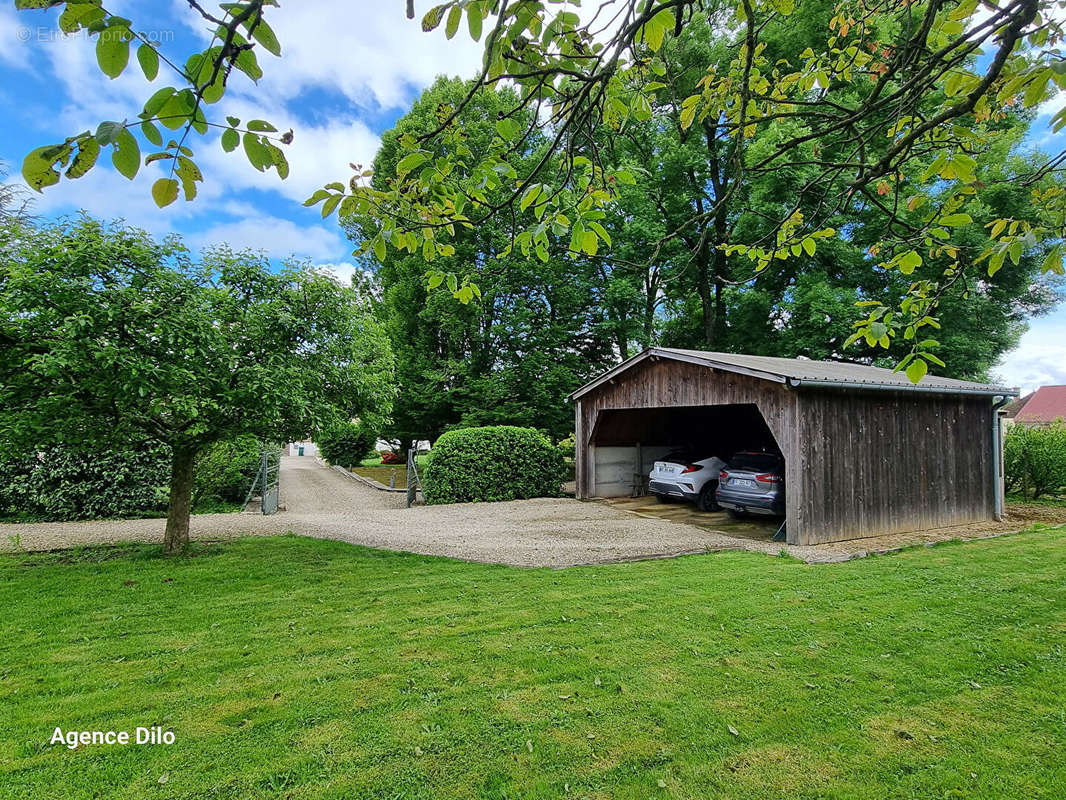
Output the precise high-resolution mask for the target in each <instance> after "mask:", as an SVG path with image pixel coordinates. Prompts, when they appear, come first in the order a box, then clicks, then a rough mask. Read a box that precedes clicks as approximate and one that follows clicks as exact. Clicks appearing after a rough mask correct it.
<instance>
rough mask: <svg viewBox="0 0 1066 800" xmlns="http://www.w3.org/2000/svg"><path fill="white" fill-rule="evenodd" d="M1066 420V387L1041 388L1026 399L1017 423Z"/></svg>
mask: <svg viewBox="0 0 1066 800" xmlns="http://www.w3.org/2000/svg"><path fill="white" fill-rule="evenodd" d="M1057 419H1066V386H1041V387H1040V388H1039V389H1037V390H1036V391H1035V392H1033V393H1032V394H1030V395H1028V396H1027V397H1026V398H1025V405H1023V406H1022V408H1021V410H1020V411H1019V412H1018V413H1017V414H1015V415H1014V421H1015V422H1054V421H1055V420H1057Z"/></svg>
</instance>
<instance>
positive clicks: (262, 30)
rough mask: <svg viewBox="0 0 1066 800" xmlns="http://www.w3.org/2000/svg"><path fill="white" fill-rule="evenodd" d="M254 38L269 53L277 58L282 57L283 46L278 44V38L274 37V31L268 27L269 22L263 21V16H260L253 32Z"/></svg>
mask: <svg viewBox="0 0 1066 800" xmlns="http://www.w3.org/2000/svg"><path fill="white" fill-rule="evenodd" d="M252 38H253V39H255V40H256V41H257V42H259V44H261V45H263V47H264V48H265V49H266V51H267V52H268V53H270V54H272V55H275V56H280V55H281V44H280V43H279V42H278V37H277V36H275V35H274V30H273V29H272V28H271V27H270V26H269V25H267V21H266V20H265V19H263V15H262V14H260V15H259V21H258V22H257V23H256V24H255V28H254V29H253V30H252Z"/></svg>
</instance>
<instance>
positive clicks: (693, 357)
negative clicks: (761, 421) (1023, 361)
mask: <svg viewBox="0 0 1066 800" xmlns="http://www.w3.org/2000/svg"><path fill="white" fill-rule="evenodd" d="M655 357H657V358H667V359H674V360H676V361H688V362H691V363H694V364H701V365H703V366H706V367H711V368H713V369H721V370H725V371H727V372H739V373H743V374H745V375H752V376H754V377H756V378H763V379H764V380H769V381H776V382H778V383H788V384H790V385H792V386H801V385H809V386H822V387H826V388H828V387H833V386H836V387H843V386H849V387H850V386H854V387H855V388H857V389H871V390H884V391H902V392H915V391H917V392H936V393H939V394H980V395H990V396H996V395H1000V396H1004V397H1017V396H1018V390H1017V389H1012V388H1009V387H1006V386H994V385H992V384H987V383H975V382H973V381H960V380H956V379H955V378H939V377H937V376H935V375H926V376H925V377H924V378H922V380H921V381H919V382H918V383H917V384H913V383H911V381H910V379H909V378H908V377H907V376H906V375H905V374H904V373H902V372H893V371H892V370H890V369H884V368H882V367H871V366H869V365H867V364H848V363H844V362H838V361H812V360H810V359H806V358H775V357H772V356H749V355H743V354H740V353H712V352H707V351H704V350H678V349H675V348H672V347H652V348H650V349H648V350H645V351H644V352H643V353H640V354H639V355H636V356H633V358H630V359H628V360H627V361H623V362H622V363H621V364H619V365H618V366H617V367H614V368H613V369H610V370H608V371H607V372H605V373H603V374H602V375H600V376H599V377H598V378H596V379H595V380H593V381H591V382H589V383H587V384H585V385H584V386H582V387H581V388H580V389H578V390H577V391H575V392H574V393H573V394H571V395H570V398H571V399H574V398H577V397H580V396H581V395H583V394H586V393H587V392H590V391H592V390H593V389H595V388H596V387H597V386H599V385H601V384H602V383H604V382H606V381H609V380H611V379H612V378H614V377H615V376H616V375H618V374H619V373H621V372H624V371H625V370H627V369H629V368H630V367H632V366H634V365H636V364H637V363H639V362H640V361H643V360H645V359H647V358H655ZM1063 388H1066V387H1063Z"/></svg>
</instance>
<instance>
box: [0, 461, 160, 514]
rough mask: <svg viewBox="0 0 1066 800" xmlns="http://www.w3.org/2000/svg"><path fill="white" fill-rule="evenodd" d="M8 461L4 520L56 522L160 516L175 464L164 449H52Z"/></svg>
mask: <svg viewBox="0 0 1066 800" xmlns="http://www.w3.org/2000/svg"><path fill="white" fill-rule="evenodd" d="M4 460H5V466H4V468H3V469H0V473H2V479H3V481H4V484H5V485H4V488H3V490H0V514H3V515H4V516H14V517H20V516H24V517H30V518H34V519H44V520H50V521H67V520H78V519H113V518H117V517H144V516H149V517H150V516H159V515H160V514H163V513H165V512H166V508H167V494H168V478H169V474H170V458H169V455H168V454H167V452H166V450H165V449H164V448H155V449H152V448H149V449H145V450H141V451H137V452H120V451H113V452H100V451H95V450H89V449H81V448H73V447H51V448H49V449H47V450H45V451H43V452H42V453H41V455H40V457H39V458H38V457H37V456H35V455H34V456H29V457H27V456H25V455H23V456H20V457H18V458H11V459H10V460H8V459H4Z"/></svg>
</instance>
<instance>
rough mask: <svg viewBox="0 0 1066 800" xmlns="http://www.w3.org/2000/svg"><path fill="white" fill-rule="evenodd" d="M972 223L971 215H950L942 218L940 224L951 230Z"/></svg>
mask: <svg viewBox="0 0 1066 800" xmlns="http://www.w3.org/2000/svg"><path fill="white" fill-rule="evenodd" d="M971 222H973V217H971V216H970V215H969V214H948V216H946V217H941V218H940V224H941V225H945V226H947V227H949V228H958V227H959V226H961V225H969V224H970V223H971Z"/></svg>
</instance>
